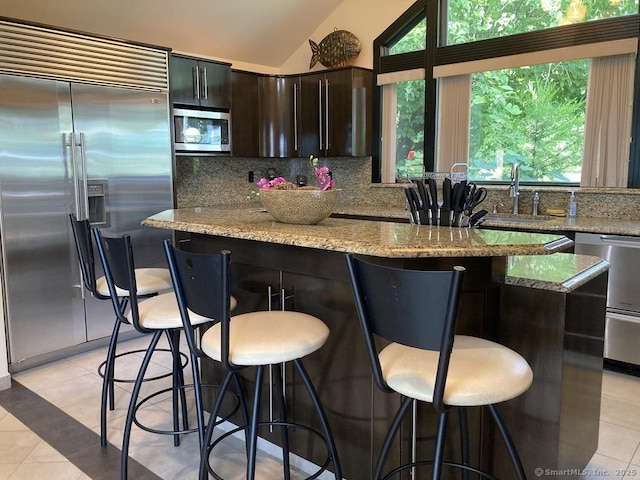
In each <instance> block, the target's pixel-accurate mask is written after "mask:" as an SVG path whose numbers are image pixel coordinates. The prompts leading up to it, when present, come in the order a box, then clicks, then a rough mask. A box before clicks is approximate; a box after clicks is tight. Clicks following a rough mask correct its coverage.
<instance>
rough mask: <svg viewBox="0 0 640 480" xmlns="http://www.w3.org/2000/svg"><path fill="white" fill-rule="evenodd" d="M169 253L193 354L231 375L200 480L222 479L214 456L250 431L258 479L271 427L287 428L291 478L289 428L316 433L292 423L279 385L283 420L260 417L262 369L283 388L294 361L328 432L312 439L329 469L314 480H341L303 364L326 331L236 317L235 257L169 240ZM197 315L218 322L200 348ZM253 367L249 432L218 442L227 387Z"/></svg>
mask: <svg viewBox="0 0 640 480" xmlns="http://www.w3.org/2000/svg"><path fill="white" fill-rule="evenodd" d="M164 247H165V252H166V254H167V261H168V263H169V270H170V271H171V277H172V280H173V284H174V292H175V295H176V297H177V299H178V305H179V308H180V313H181V314H182V319H183V322H184V324H185V331H186V335H187V338H188V344H189V347H190V348H191V350H192V353H193V354H194V355H195V356H197V357H198V358H210V359H213V360H215V361H216V362H220V363H221V365H222V366H223V368H224V370H225V372H226V373H225V376H224V380H223V382H222V385H221V393H220V394H219V395H218V398H217V399H216V402H215V404H214V406H213V409H212V411H211V416H210V420H209V423H208V426H207V432H206V436H205V439H204V448H203V449H202V451H201V454H200V477H199V478H200V479H206V478H208V474H209V473H211V474H212V475H213V476H214V478H216V479H221V477H220V476H219V475H218V474H217V473H216V472H214V471H213V469H212V468H211V465H210V463H209V456H210V455H211V452H212V450H213V449H214V447H215V446H216V445H217V444H218V443H219V442H220V441H221V440H223V439H224V438H226V437H227V436H228V435H230V434H233V433H236V432H240V431H244V432H245V438H246V442H247V445H246V453H247V466H246V475H245V478H246V479H249V480H253V479H254V478H255V475H256V453H257V439H258V427H261V426H266V425H272V426H277V427H281V441H282V451H283V457H282V464H283V474H284V478H285V479H289V478H290V475H291V472H290V460H289V436H288V431H289V430H288V429H289V428H290V427H297V428H302V429H306V430H311V429H310V428H309V427H307V426H305V425H299V424H295V423H292V422H289V421H288V419H287V411H286V402H285V400H284V398H283V395H282V385H281V383H280V385H279V387H280V388H277V389H276V390H277V391H278V392H279V393H280V394H279V398H278V400H279V404H280V419H279V420H276V421H269V422H266V421H265V422H262V421H259V419H258V412H259V409H260V394H261V388H262V379H263V375H264V370H265V369H266V368H268V367H269V366H270V365H275V366H277V367H276V368H274V369H273V370H274V372H276V375H275V377H276V381H277V382H282V378H281V376H280V375H279V372H280V368H279V367H280V364H281V363H284V362H292V363H293V364H294V366H295V368H296V369H297V371H298V373H299V374H300V377H301V379H302V381H303V383H304V385H305V388H306V390H307V393H308V395H309V396H310V398H311V401H312V403H313V405H314V407H315V411H316V414H317V415H318V418H319V420H320V423H321V425H322V433H320V432H317V431H315V430H313V433H315V434H316V435H319V436H321V437H322V438H323V440H324V442H325V445H326V448H327V453H328V454H327V459H326V461H325V462H324V464H323V465H321V466H320V468H319V470H318V471H317V472H316V473H315V474H314V475H312V476H311V477H309V478H317V477H318V475H320V473H321V472H323V471H325V470H327V469H328V467H329V464H332V465H333V469H334V474H335V478H336V479H342V471H341V468H340V462H339V460H338V453H337V451H336V447H335V442H334V439H333V435H332V433H331V428H330V426H329V423H328V421H327V417H326V415H325V412H324V409H323V407H322V405H321V403H320V400H319V398H318V395H317V392H316V390H315V387H314V386H313V383H312V382H311V379H310V377H309V375H308V374H307V372H306V370H305V368H304V365H303V364H302V358H303V357H305V356H306V355H308V354H310V353H313V352H315V351H316V350H318V349H319V348H320V347H322V345H323V344H324V343H325V341H326V339H327V338H328V336H329V329H328V328H327V326H326V325H325V324H324V323H323V322H322V321H321V320H319V319H317V318H316V317H313V316H311V315H307V314H304V313H298V312H287V311H260V312H251V313H245V314H241V315H236V316H234V317H231V316H230V310H229V301H228V298H229V293H230V262H231V253H230V252H229V251H222V252H220V253H211V254H195V253H190V252H184V251H181V250H178V249H176V248H175V247H173V246H172V245H171V244H170V242H169V241H168V240H166V241H165V242H164ZM196 314H199V315H202V316H204V317H208V318H210V319H211V320H212V322H213V324H212V326H211V327H210V328H209V329H208V330H207V331H206V332H204V334H203V335H202V337H201V338H200V344H199V345H198V343H197V342H196V340H195V338H193V335H192V333H190V330H191V329H190V328H187V327H188V325H189V324H190V323H191V322H192V317H193V316H194V315H196ZM214 319H215V320H214ZM249 367H255V387H254V391H253V403H252V409H251V418H250V420H249V422H248V423H246V424H245V425H242V426H240V427H239V428H237V429H234V430H231V431H230V432H227V433H225V434H223V435H222V436H220V437H218V438H217V439H216V440H215V441H214V442H213V443H212V442H211V439H212V436H213V431H214V428H215V425H216V424H215V422H214V419H216V418H217V417H218V412H219V410H220V405H221V399H222V392H224V391H225V389H226V388H227V387H228V384H229V382H230V379H231V378H233V377H234V376H235V375H236V374H237V373H238V372H239V371H241V370H243V369H245V368H249ZM198 378H199V377H198Z"/></svg>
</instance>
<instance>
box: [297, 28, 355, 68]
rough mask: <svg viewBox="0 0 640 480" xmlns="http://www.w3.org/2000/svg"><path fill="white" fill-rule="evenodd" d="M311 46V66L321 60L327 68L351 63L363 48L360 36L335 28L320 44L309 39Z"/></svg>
mask: <svg viewBox="0 0 640 480" xmlns="http://www.w3.org/2000/svg"><path fill="white" fill-rule="evenodd" d="M309 45H310V46H311V53H312V55H311V63H310V64H309V68H310V69H311V68H313V67H314V65H315V64H316V63H318V62H320V63H321V64H322V65H324V66H325V67H327V68H332V67H344V66H346V65H351V64H352V63H353V62H354V61H355V60H356V58H358V55H359V54H360V51H361V50H362V43H360V40H359V39H358V37H356V36H355V35H354V34H353V33H351V32H348V31H346V30H337V29H334V31H333V32H331V33H330V34H329V35H327V36H326V37H324V38H323V39H322V40H321V41H320V43H319V44H317V43H316V42H314V41H313V40H311V39H309Z"/></svg>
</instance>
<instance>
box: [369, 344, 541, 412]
mask: <svg viewBox="0 0 640 480" xmlns="http://www.w3.org/2000/svg"><path fill="white" fill-rule="evenodd" d="M379 356H380V365H381V366H382V375H383V377H384V379H385V380H386V381H387V383H388V384H389V386H390V387H391V388H393V389H394V390H395V391H396V392H398V393H401V394H402V395H406V396H407V397H411V398H415V399H417V400H421V401H423V402H432V401H433V390H434V387H435V385H434V382H435V379H436V370H437V368H438V359H439V356H440V355H439V352H433V351H430V350H422V349H419V348H413V347H407V346H406V345H400V344H398V343H392V344H391V345H389V346H387V347H385V348H384V349H383V350H382V351H381V352H380V355H379ZM532 381H533V372H532V371H531V367H529V364H528V363H527V362H526V361H525V360H524V359H523V358H522V357H521V356H520V355H519V354H517V353H516V352H514V351H513V350H511V349H510V348H507V347H505V346H503V345H500V344H498V343H495V342H491V341H489V340H485V339H483V338H477V337H468V336H465V335H456V336H455V337H454V342H453V352H452V353H451V363H450V364H449V372H448V373H447V382H446V384H445V388H444V396H443V401H444V403H445V404H447V405H453V406H459V407H469V406H478V405H489V404H492V403H500V402H504V401H506V400H511V399H512V398H515V397H517V396H519V395H521V394H522V393H524V392H526V391H527V389H528V388H529V387H530V386H531V382H532Z"/></svg>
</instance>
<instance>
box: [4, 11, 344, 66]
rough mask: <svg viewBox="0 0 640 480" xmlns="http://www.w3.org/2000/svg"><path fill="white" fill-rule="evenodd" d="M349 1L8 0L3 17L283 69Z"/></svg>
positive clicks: (181, 51)
mask: <svg viewBox="0 0 640 480" xmlns="http://www.w3.org/2000/svg"><path fill="white" fill-rule="evenodd" d="M342 1H343V0H65V1H63V2H49V1H47V2H43V1H42V0H2V2H1V6H0V15H2V16H6V17H11V18H17V19H22V20H29V21H31V22H36V23H43V24H47V25H55V26H58V27H63V28H68V29H72V30H79V31H83V32H90V33H95V34H100V35H106V36H109V37H116V38H122V39H126V40H132V41H136V42H142V43H147V44H152V45H157V46H164V47H170V48H172V49H173V50H174V51H177V52H180V53H187V54H192V55H198V56H203V57H210V58H219V59H233V60H237V61H242V62H246V63H252V64H257V65H265V66H268V67H274V68H277V67H278V66H280V65H281V64H282V63H283V62H284V61H285V60H286V59H287V58H288V57H289V56H290V55H291V54H292V53H293V52H294V51H295V50H296V49H297V48H298V47H299V46H300V45H301V44H302V43H303V42H305V41H306V40H307V38H308V37H309V35H310V34H311V33H312V32H313V31H314V30H315V29H316V28H317V27H318V25H319V24H320V23H321V22H322V21H323V20H324V19H325V18H327V17H328V16H329V15H330V14H331V12H332V11H333V10H334V9H335V8H336V7H337V6H338V5H340V4H341V3H342Z"/></svg>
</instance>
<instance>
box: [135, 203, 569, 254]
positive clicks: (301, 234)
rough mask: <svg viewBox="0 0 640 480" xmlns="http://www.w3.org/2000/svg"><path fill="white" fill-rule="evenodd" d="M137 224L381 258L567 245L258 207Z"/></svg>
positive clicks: (185, 213)
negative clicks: (310, 220)
mask: <svg viewBox="0 0 640 480" xmlns="http://www.w3.org/2000/svg"><path fill="white" fill-rule="evenodd" d="M142 223H143V225H147V226H152V227H158V228H166V229H171V230H181V231H184V232H190V233H198V234H206V235H214V236H219V237H229V238H237V239H242V240H253V241H258V242H266V243H277V244H281V245H291V246H298V247H307V248H317V249H321V250H327V251H335V252H348V253H354V254H360V255H369V256H374V257H385V258H421V257H505V256H508V255H544V254H551V253H555V252H560V251H563V250H566V249H568V248H570V247H571V246H572V245H573V241H572V240H570V239H569V238H567V237H565V236H564V235H560V234H539V233H527V232H511V231H497V230H480V229H475V228H452V227H433V226H428V225H411V224H407V223H394V222H377V221H370V220H356V219H344V218H331V217H330V218H327V219H325V220H323V221H322V222H320V223H319V224H318V225H288V224H284V223H279V222H276V221H275V220H273V219H272V218H271V216H270V215H269V214H268V213H266V212H265V211H264V210H263V209H261V208H258V207H245V208H242V207H225V206H220V207H198V208H184V209H177V210H165V211H164V212H160V213H158V214H157V215H153V216H151V217H149V218H147V219H146V220H144V221H143V222H142Z"/></svg>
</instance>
